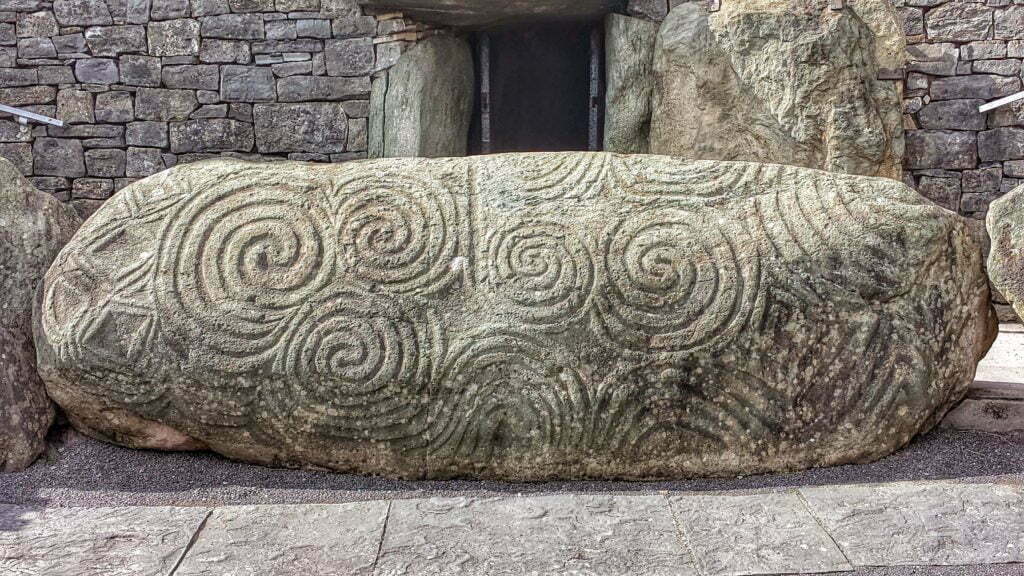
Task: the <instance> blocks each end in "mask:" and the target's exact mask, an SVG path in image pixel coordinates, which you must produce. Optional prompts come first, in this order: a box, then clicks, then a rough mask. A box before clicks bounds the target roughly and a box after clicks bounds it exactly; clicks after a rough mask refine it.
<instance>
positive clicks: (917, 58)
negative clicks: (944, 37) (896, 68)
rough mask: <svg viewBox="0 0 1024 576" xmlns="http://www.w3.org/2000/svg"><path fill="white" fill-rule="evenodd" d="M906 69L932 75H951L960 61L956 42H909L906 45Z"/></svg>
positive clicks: (954, 72)
mask: <svg viewBox="0 0 1024 576" xmlns="http://www.w3.org/2000/svg"><path fill="white" fill-rule="evenodd" d="M907 56H908V57H909V62H908V63H907V70H909V71H910V72H921V73H923V74H932V75H934V76H953V75H954V74H956V65H957V63H959V61H960V51H959V50H958V49H957V47H956V44H951V43H942V44H911V45H909V46H907Z"/></svg>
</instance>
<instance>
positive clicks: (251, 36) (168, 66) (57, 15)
mask: <svg viewBox="0 0 1024 576" xmlns="http://www.w3.org/2000/svg"><path fill="white" fill-rule="evenodd" d="M377 27H378V25H377V20H376V19H375V18H374V17H372V16H365V15H363V14H362V12H361V10H360V9H359V8H358V6H356V5H355V3H354V2H352V1H350V0H323V1H322V2H321V0H191V1H189V0H152V1H151V0H106V1H104V0H54V1H52V2H49V1H42V0H0V103H4V104H8V105H12V106H19V107H23V108H25V109H28V110H31V111H34V112H38V113H41V114H46V115H48V116H53V117H56V118H58V119H61V120H63V121H64V122H65V126H64V127H63V128H56V127H45V126H31V127H25V126H20V125H18V124H17V123H16V122H13V121H11V120H0V156H3V157H5V158H7V159H9V160H11V161H12V162H13V163H14V164H15V165H16V166H17V167H18V169H19V170H20V171H21V172H22V173H23V174H25V175H26V176H31V177H32V180H33V182H34V183H35V185H36V186H38V187H39V188H40V189H43V190H46V191H49V192H52V193H54V194H56V195H57V196H58V197H59V198H61V199H62V200H65V201H71V202H72V203H73V204H74V205H75V207H76V208H77V209H79V211H80V212H82V213H83V214H88V213H91V212H92V211H93V210H94V209H95V208H96V207H98V206H99V205H100V204H101V203H102V201H103V200H105V199H106V198H109V197H110V195H111V194H112V193H113V192H114V191H115V190H118V189H120V188H122V187H123V186H125V185H126V184H128V183H130V182H132V181H134V180H136V179H139V178H142V177H145V176H148V175H150V174H153V173H155V172H159V171H160V170H163V169H165V168H168V167H171V166H174V165H176V164H178V163H182V162H190V161H194V160H197V159H202V158H207V157H209V156H212V155H218V154H223V155H233V156H240V157H249V156H250V155H253V156H256V155H258V156H260V157H267V156H271V157H275V156H276V157H280V158H290V159H298V160H308V161H318V162H327V161H333V162H338V161H345V160H349V159H353V158H362V157H365V155H366V148H367V144H366V131H367V116H368V113H369V102H368V98H369V93H370V77H371V75H372V74H373V73H374V72H375V70H377V68H378V60H381V61H384V60H387V59H388V58H390V59H391V60H393V59H394V58H391V57H384V56H382V58H380V59H378V57H377V49H376V47H375V36H376V34H377ZM382 27H383V26H382ZM390 28H394V25H393V24H392V25H391V26H390V27H389V29H390ZM389 44H390V43H386V42H385V43H380V45H381V46H382V47H385V46H388V49H389V50H390V48H391V47H390V46H389ZM381 51H382V52H385V50H384V49H382V50H381ZM388 53H390V52H388Z"/></svg>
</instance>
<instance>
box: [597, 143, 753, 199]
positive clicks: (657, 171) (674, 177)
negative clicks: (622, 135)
mask: <svg viewBox="0 0 1024 576" xmlns="http://www.w3.org/2000/svg"><path fill="white" fill-rule="evenodd" d="M761 170H762V165H760V164H755V163H743V162H732V163H727V162H715V161H708V160H682V159H670V158H665V157H663V156H647V155H639V156H632V155H619V154H617V155H614V156H612V157H611V175H612V178H613V180H614V181H615V184H616V189H618V190H621V191H622V192H624V193H626V194H629V195H635V196H673V197H676V198H680V199H685V198H694V199H710V198H717V197H720V196H736V195H739V194H740V193H741V192H742V191H743V190H744V189H748V188H750V187H751V186H752V185H756V184H757V183H758V182H759V181H760V179H759V178H758V174H759V172H760V171H761Z"/></svg>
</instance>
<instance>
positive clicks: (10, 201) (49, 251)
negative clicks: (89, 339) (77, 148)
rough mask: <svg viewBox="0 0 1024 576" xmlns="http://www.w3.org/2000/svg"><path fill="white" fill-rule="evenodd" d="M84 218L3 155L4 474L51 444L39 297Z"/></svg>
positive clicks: (0, 383) (0, 365)
mask: <svg viewBox="0 0 1024 576" xmlns="http://www.w3.org/2000/svg"><path fill="white" fill-rule="evenodd" d="M79 223H80V222H79V220H78V217H77V216H76V215H75V213H74V211H73V210H71V209H70V208H68V207H66V206H64V205H63V204H61V203H60V202H59V201H58V200H57V199H56V198H54V197H52V196H50V195H48V194H44V193H42V192H39V191H38V190H36V189H35V188H34V187H33V186H32V184H31V183H29V181H28V180H26V179H25V178H24V177H23V176H22V175H21V174H20V173H19V172H18V169H17V168H15V167H14V165H12V164H11V163H10V162H8V161H7V160H3V159H0V471H7V472H10V471H14V470H21V469H23V468H25V467H26V466H28V465H29V464H31V463H32V461H34V460H35V459H36V457H37V456H39V454H40V452H42V450H43V448H44V447H45V437H46V431H47V430H48V429H49V427H50V423H51V422H52V421H53V406H52V405H51V403H50V400H49V398H47V397H46V391H45V390H44V389H43V383H42V381H41V380H40V379H39V374H38V373H36V354H35V348H34V347H33V345H32V301H33V299H34V297H35V292H36V287H37V285H38V284H39V283H40V282H41V281H42V279H43V274H45V273H46V269H47V268H49V266H50V263H51V262H53V259H54V257H55V256H56V255H57V252H58V251H59V250H60V249H61V247H63V246H64V244H65V243H66V242H67V241H68V240H70V239H71V235H72V234H73V233H74V231H75V229H76V228H78V225H79Z"/></svg>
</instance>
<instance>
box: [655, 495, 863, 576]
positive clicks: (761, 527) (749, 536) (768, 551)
mask: <svg viewBox="0 0 1024 576" xmlns="http://www.w3.org/2000/svg"><path fill="white" fill-rule="evenodd" d="M671 503H672V508H673V511H674V512H675V515H676V519H677V521H678V524H679V527H680V529H681V531H682V533H683V535H684V540H685V542H686V543H687V545H688V546H689V547H690V549H691V550H692V551H693V556H694V558H696V560H697V563H698V564H699V566H700V568H701V571H702V573H703V574H706V575H708V576H731V575H737V576H738V575H746V574H782V573H786V574H788V573H804V574H813V573H820V572H839V571H843V570H852V569H853V567H852V566H850V563H849V562H847V561H846V558H845V557H844V556H843V553H842V552H841V551H840V550H839V548H838V547H836V544H835V543H834V542H833V541H832V539H831V538H830V537H829V535H828V533H826V532H825V531H824V530H823V529H822V528H821V526H819V525H818V522H817V520H815V518H814V516H812V515H811V513H810V512H809V511H808V510H807V507H806V506H805V505H804V502H803V499H802V498H801V497H800V495H799V494H798V493H796V492H779V493H770V494H750V495H698V496H680V497H675V498H672V499H671Z"/></svg>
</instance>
